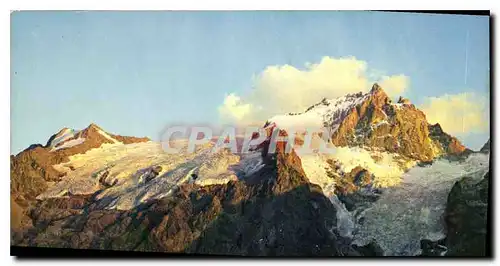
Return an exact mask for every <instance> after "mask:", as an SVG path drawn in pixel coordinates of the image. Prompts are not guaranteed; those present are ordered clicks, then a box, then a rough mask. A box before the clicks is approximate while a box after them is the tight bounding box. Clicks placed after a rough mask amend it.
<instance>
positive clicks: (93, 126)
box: [87, 123, 102, 130]
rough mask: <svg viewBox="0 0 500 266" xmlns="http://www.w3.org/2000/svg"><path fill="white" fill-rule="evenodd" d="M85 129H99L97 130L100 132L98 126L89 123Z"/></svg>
mask: <svg viewBox="0 0 500 266" xmlns="http://www.w3.org/2000/svg"><path fill="white" fill-rule="evenodd" d="M87 129H99V130H102V129H101V127H99V126H98V125H96V124H94V123H91V124H90V125H89V126H88V127H87Z"/></svg>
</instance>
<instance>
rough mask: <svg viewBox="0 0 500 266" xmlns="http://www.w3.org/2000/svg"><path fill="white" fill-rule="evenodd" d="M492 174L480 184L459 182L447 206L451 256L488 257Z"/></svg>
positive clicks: (449, 251)
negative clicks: (489, 199) (489, 202)
mask: <svg viewBox="0 0 500 266" xmlns="http://www.w3.org/2000/svg"><path fill="white" fill-rule="evenodd" d="M488 183H489V172H488V173H487V174H486V175H485V176H484V178H483V179H482V180H480V181H478V180H474V179H472V178H470V177H464V178H462V179H461V180H459V181H457V182H456V183H455V185H454V186H453V188H452V189H451V192H450V194H449V195H448V201H447V206H446V213H445V220H446V226H447V238H446V246H447V247H448V252H447V253H446V255H447V256H488V255H491V252H490V247H489V246H487V234H488V233H489V232H487V218H488Z"/></svg>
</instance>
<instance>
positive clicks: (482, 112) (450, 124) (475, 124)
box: [420, 92, 489, 135]
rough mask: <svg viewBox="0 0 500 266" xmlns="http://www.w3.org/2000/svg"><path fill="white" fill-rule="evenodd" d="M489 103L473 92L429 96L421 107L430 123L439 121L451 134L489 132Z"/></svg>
mask: <svg viewBox="0 0 500 266" xmlns="http://www.w3.org/2000/svg"><path fill="white" fill-rule="evenodd" d="M488 106H489V103H488V101H487V99H486V98H485V97H481V96H478V95H476V94H474V93H472V92H464V93H459V94H452V95H450V94H445V95H442V96H440V97H428V98H427V99H426V100H425V102H424V104H422V106H421V107H420V109H421V110H422V111H423V112H424V113H425V114H426V117H427V120H428V121H429V123H439V124H440V125H441V127H442V128H443V130H444V131H446V132H447V133H450V134H461V135H464V134H468V133H481V132H487V131H488V129H489V118H488V113H489V111H488Z"/></svg>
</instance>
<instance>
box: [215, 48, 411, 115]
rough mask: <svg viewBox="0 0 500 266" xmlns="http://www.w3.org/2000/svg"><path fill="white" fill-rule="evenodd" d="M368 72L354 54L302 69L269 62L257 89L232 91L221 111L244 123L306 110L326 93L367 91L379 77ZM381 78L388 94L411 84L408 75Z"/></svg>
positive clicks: (364, 64)
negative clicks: (375, 77) (237, 92)
mask: <svg viewBox="0 0 500 266" xmlns="http://www.w3.org/2000/svg"><path fill="white" fill-rule="evenodd" d="M367 72H369V73H371V72H372V70H369V71H367V63H366V62H365V61H362V60H358V59H356V58H355V57H345V58H332V57H328V56H325V57H323V58H322V59H321V61H320V62H319V63H316V64H311V63H307V64H305V69H303V70H301V69H298V68H296V67H294V66H290V65H281V66H280V65H276V66H268V67H267V68H265V69H264V71H262V72H261V73H260V74H259V75H257V76H256V77H255V80H254V89H253V90H252V91H251V92H250V94H249V95H246V96H244V97H240V96H237V95H236V94H234V93H232V94H229V95H228V96H226V99H225V100H224V104H223V105H222V106H221V107H219V112H220V115H221V118H222V120H224V121H228V120H229V121H235V122H241V123H252V122H258V121H260V122H262V121H265V120H266V119H268V118H269V117H271V116H273V115H277V114H284V113H289V112H303V111H304V110H305V109H307V108H308V107H309V106H311V105H313V104H315V103H317V102H319V101H320V100H321V99H322V98H325V97H326V98H330V99H331V98H336V97H340V96H344V95H346V94H347V93H356V92H360V91H362V92H366V91H368V90H369V89H370V88H371V84H372V83H373V82H375V81H377V80H371V76H370V75H369V74H367ZM380 81H381V82H383V83H385V84H387V85H388V86H390V88H389V89H388V90H387V93H388V94H389V95H391V94H392V93H393V92H396V93H402V92H403V91H404V89H406V88H407V86H408V78H407V77H406V76H404V75H398V76H383V77H382V80H380ZM382 87H383V86H382ZM383 88H384V87H383ZM384 90H385V88H384ZM391 96H394V97H396V96H399V95H391Z"/></svg>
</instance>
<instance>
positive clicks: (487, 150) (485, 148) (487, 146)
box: [479, 139, 490, 153]
mask: <svg viewBox="0 0 500 266" xmlns="http://www.w3.org/2000/svg"><path fill="white" fill-rule="evenodd" d="M479 152H482V153H490V139H488V141H487V142H486V143H485V144H484V145H483V147H481V149H480V150H479Z"/></svg>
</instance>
